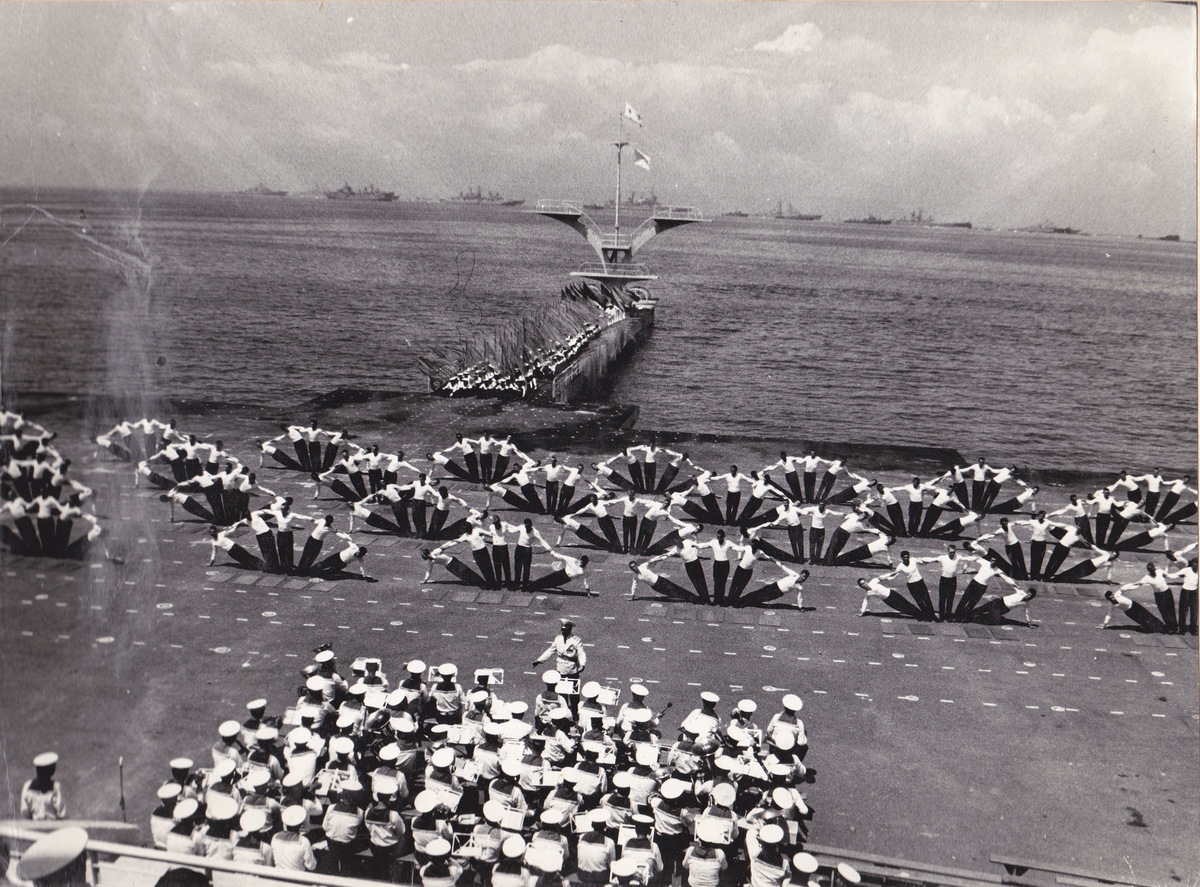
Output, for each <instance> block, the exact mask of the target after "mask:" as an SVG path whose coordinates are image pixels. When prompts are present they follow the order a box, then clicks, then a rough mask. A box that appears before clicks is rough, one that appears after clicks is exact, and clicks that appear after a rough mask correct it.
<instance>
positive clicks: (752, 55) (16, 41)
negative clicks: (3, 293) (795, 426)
mask: <svg viewBox="0 0 1200 887" xmlns="http://www.w3.org/2000/svg"><path fill="white" fill-rule="evenodd" d="M0 82H3V83H4V84H5V88H4V89H3V90H0V186H23V187H24V186H38V187H51V186H89V187H110V188H135V189H148V188H152V189H176V190H216V191H227V190H237V189H241V188H247V187H250V186H252V185H254V184H256V183H258V182H264V183H266V184H268V185H269V186H271V187H273V188H280V189H287V190H290V191H306V190H311V189H314V188H318V187H319V188H322V189H332V188H336V187H339V186H341V185H342V183H343V182H349V183H352V184H353V185H355V186H356V187H357V186H361V185H365V184H368V183H373V184H375V185H377V186H379V187H381V188H386V189H389V190H395V191H396V192H397V193H398V194H399V195H400V196H401V197H403V198H411V199H426V198H435V199H436V198H440V197H451V196H454V195H455V194H457V193H458V192H460V191H463V190H465V189H467V188H471V187H474V186H476V185H478V186H480V187H481V188H482V189H483V190H484V191H485V192H488V191H497V192H500V193H502V194H503V195H504V196H506V197H511V198H524V199H526V200H530V201H533V200H536V199H538V198H571V199H578V200H583V201H593V200H600V201H602V200H604V199H607V198H608V197H611V196H612V194H613V191H614V162H613V161H614V159H615V149H614V148H613V147H612V145H611V144H610V143H611V142H612V141H613V140H615V138H616V137H617V132H618V122H619V120H620V115H621V112H622V110H623V109H624V107H625V104H626V103H629V104H630V105H632V106H633V107H634V108H635V109H636V110H637V111H638V113H639V114H640V115H641V117H642V123H643V125H642V126H641V127H640V128H639V127H637V126H636V125H633V124H631V123H627V125H626V128H625V129H624V134H625V136H626V137H627V138H628V140H629V141H631V142H632V143H633V144H634V145H635V146H636V147H637V148H638V149H639V150H641V151H642V152H644V153H645V154H647V155H649V157H650V167H651V168H650V170H649V171H643V170H640V169H635V168H632V167H630V166H629V165H628V160H629V159H630V158H629V155H628V153H627V154H626V158H627V165H626V167H625V173H624V184H625V193H626V194H628V193H629V191H630V190H633V191H636V192H638V193H639V194H644V193H646V192H651V191H652V192H654V193H655V194H656V195H657V197H658V200H659V202H660V203H671V204H677V205H689V206H696V207H698V208H700V209H701V210H703V211H705V212H709V213H719V212H724V211H729V210H743V211H746V212H767V211H772V210H774V208H775V207H776V206H777V205H778V203H779V202H780V201H785V202H786V203H790V204H791V205H792V206H793V207H794V208H795V210H796V211H803V212H816V213H822V214H824V215H825V216H826V217H827V218H846V217H851V216H860V215H866V214H869V213H873V214H875V215H878V216H881V217H897V216H905V215H908V214H909V213H910V212H913V211H915V210H917V209H921V210H923V212H924V213H925V215H927V216H932V217H934V218H936V219H939V220H942V221H964V220H970V221H972V222H974V223H975V224H976V225H992V226H997V227H1014V226H1024V225H1033V224H1039V223H1046V222H1049V223H1051V224H1055V225H1060V226H1063V225H1069V226H1072V227H1077V228H1083V229H1085V230H1088V231H1094V232H1102V233H1114V234H1131V235H1132V234H1145V235H1147V236H1159V235H1163V234H1168V233H1177V234H1180V235H1183V236H1184V237H1187V238H1194V237H1195V236H1196V82H1197V81H1196V14H1195V9H1194V7H1192V6H1190V5H1183V4H1170V3H1145V2H1141V3H1119V2H1033V3H1020V2H999V3H994V2H993V3H966V2H937V3H933V2H926V3H918V2H891V3H873V2H854V3H851V2H834V3H792V2H753V0H751V2H718V3H702V2H690V0H689V2H678V3H672V2H666V0H659V2H636V3H630V2H619V0H609V2H585V0H572V2H566V0H555V2H471V3H467V2H456V0H448V2H447V0H440V2H375V3H348V2H336V0H334V2H325V3H318V2H312V3H288V2H274V3H263V2H252V3H210V2H185V3H164V2H149V3H142V2H139V3H128V4H125V3H107V2H103V0H101V2H86V3H69V2H68V3H46V2H34V3H13V2H9V3H0Z"/></svg>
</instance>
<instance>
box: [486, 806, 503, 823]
mask: <svg viewBox="0 0 1200 887" xmlns="http://www.w3.org/2000/svg"><path fill="white" fill-rule="evenodd" d="M507 812H508V809H507V808H506V807H505V806H504V805H503V804H501V803H500V802H499V801H485V802H484V805H483V818H484V819H486V820H487V821H488V822H490V823H493V824H495V823H498V822H499V821H500V820H502V819H503V818H504V814H505V813H507Z"/></svg>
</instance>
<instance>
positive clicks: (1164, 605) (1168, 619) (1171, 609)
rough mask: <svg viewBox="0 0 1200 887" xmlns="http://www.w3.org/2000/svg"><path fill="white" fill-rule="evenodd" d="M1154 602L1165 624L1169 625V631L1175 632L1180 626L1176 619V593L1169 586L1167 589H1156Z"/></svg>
mask: <svg viewBox="0 0 1200 887" xmlns="http://www.w3.org/2000/svg"><path fill="white" fill-rule="evenodd" d="M1154 603H1155V605H1156V606H1157V607H1158V612H1159V613H1160V614H1161V615H1162V621H1163V625H1165V626H1166V627H1167V631H1169V632H1171V633H1172V634H1174V633H1175V630H1176V629H1177V628H1178V626H1179V623H1177V622H1176V621H1175V595H1174V593H1173V592H1172V591H1171V589H1169V588H1168V589H1167V590H1166V591H1156V592H1154Z"/></svg>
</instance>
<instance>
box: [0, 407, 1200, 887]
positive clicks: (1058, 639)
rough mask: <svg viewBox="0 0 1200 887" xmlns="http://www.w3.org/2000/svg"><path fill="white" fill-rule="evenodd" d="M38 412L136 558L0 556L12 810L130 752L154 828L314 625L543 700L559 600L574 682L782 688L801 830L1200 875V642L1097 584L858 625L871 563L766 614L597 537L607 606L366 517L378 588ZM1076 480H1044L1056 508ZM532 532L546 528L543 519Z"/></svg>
mask: <svg viewBox="0 0 1200 887" xmlns="http://www.w3.org/2000/svg"><path fill="white" fill-rule="evenodd" d="M33 418H38V417H37V416H33ZM295 418H296V419H297V420H301V419H304V420H307V418H308V417H307V416H304V417H301V416H296V417H295ZM322 418H323V420H324V417H322ZM343 418H344V417H343ZM486 419H487V417H486V416H483V417H481V419H480V421H486ZM41 420H42V421H43V422H45V423H46V424H48V425H49V426H50V427H52V428H57V429H58V430H59V432H60V438H59V440H58V441H57V442H56V445H58V446H59V448H60V450H61V451H63V452H64V453H65V454H66V455H68V456H69V457H72V458H73V459H74V466H73V468H72V472H73V473H74V474H76V476H78V477H79V479H80V480H81V481H82V482H84V483H86V484H88V485H90V486H93V487H95V488H96V490H97V512H98V515H99V516H100V519H101V521H102V523H104V524H105V525H106V526H108V527H110V528H111V530H112V533H113V539H112V543H111V544H112V546H113V547H114V550H118V551H121V552H122V553H123V555H124V559H125V562H124V563H122V564H115V563H111V562H107V561H100V562H93V563H82V564H80V563H64V562H54V561H49V560H34V559H28V558H20V557H15V556H12V555H9V554H0V571H2V573H0V575H2V576H3V579H2V586H3V593H2V594H0V645H2V648H3V650H4V651H5V653H4V668H3V669H2V670H0V693H2V694H3V699H4V700H5V703H6V704H5V705H4V706H3V719H4V722H3V725H2V727H0V730H2V732H3V739H4V742H5V764H6V767H7V769H8V773H7V776H8V785H9V789H10V801H9V804H10V805H11V804H14V803H15V799H16V797H17V795H18V793H19V790H20V785H21V783H22V782H23V781H24V780H25V779H27V778H29V776H30V775H32V774H31V773H30V772H27V771H29V770H30V769H31V768H30V767H29V766H28V763H27V762H28V761H29V760H30V759H31V758H32V757H33V755H34V754H36V753H37V752H39V751H42V750H44V749H46V748H54V749H55V750H57V751H58V752H59V753H60V755H61V756H62V762H61V763H60V766H59V772H60V776H61V777H62V778H63V780H64V781H65V783H66V786H67V801H68V813H69V815H71V816H73V817H90V818H105V817H111V818H119V816H120V811H119V798H120V790H119V783H118V767H117V760H118V757H123V759H124V771H125V772H124V779H125V797H126V800H127V803H128V815H129V819H130V821H132V822H136V823H141V824H144V823H146V821H147V818H148V816H149V813H150V810H151V809H152V807H153V806H154V803H155V798H154V789H155V787H156V786H157V785H158V784H159V783H160V782H161V781H162V780H163V779H164V778H165V777H166V776H167V775H168V774H167V769H166V762H167V761H168V760H169V759H170V758H171V757H174V756H177V755H188V756H190V757H192V758H194V759H195V760H196V761H197V762H199V763H201V764H204V763H207V759H208V752H207V749H208V747H209V746H210V745H211V743H212V742H213V741H215V740H216V738H217V737H216V725H217V723H218V722H220V721H222V720H224V719H227V718H239V719H240V718H242V717H244V709H243V706H244V704H245V702H246V701H247V700H249V699H251V698H254V697H256V696H260V695H261V696H265V697H266V698H267V699H269V700H270V710H271V711H272V712H274V713H278V712H280V711H282V709H283V708H284V707H285V706H286V705H289V704H290V703H291V702H293V701H294V698H295V695H296V694H295V687H296V685H297V684H298V683H299V670H300V668H301V667H302V666H303V665H304V664H306V663H307V662H308V661H309V660H310V658H311V650H312V648H313V647H315V646H317V645H318V644H319V643H322V642H325V641H329V642H331V643H332V644H333V645H334V649H335V650H336V651H337V652H338V654H339V659H340V660H341V661H342V662H343V663H348V662H349V661H350V660H352V659H353V658H354V656H356V655H362V654H366V655H374V656H380V657H382V659H383V660H384V666H385V670H387V671H389V672H391V673H393V674H395V673H397V672H398V671H399V670H400V666H401V663H402V662H403V661H404V660H406V659H408V658H411V657H414V656H417V657H421V658H423V659H426V661H429V662H431V663H432V662H440V661H444V660H451V661H454V662H457V663H458V664H459V666H460V668H461V669H462V670H463V671H466V670H467V669H470V668H474V667H476V666H485V665H487V666H498V667H503V668H505V669H506V671H507V681H506V683H505V685H504V686H503V687H501V688H499V691H500V695H501V696H502V697H503V698H517V697H519V698H532V696H533V694H534V693H535V692H536V690H537V689H538V685H539V682H538V679H537V669H534V668H531V667H530V666H529V662H530V660H532V659H533V658H534V657H535V656H536V655H538V654H539V653H540V652H541V651H542V650H543V649H544V648H545V644H546V642H547V641H548V640H549V639H550V638H551V637H552V636H553V634H554V633H555V631H556V627H557V621H556V620H557V618H558V617H559V616H561V615H570V616H571V617H572V618H574V619H575V620H576V621H577V622H578V625H579V627H578V633H579V634H580V635H581V636H582V637H583V639H584V640H585V642H586V643H587V644H588V646H587V650H588V655H589V657H590V665H589V668H588V675H589V676H590V677H593V678H595V679H597V680H601V681H603V682H611V683H613V684H614V685H619V686H623V687H627V686H628V682H629V681H631V680H634V679H636V680H639V681H641V682H643V683H645V684H647V686H649V687H650V688H651V691H652V694H651V697H650V700H649V701H650V704H651V705H652V706H654V707H655V708H660V707H662V706H663V705H665V704H666V702H667V701H673V702H674V707H673V709H672V710H671V712H670V713H669V714H668V715H667V716H666V717H665V718H664V727H665V729H664V735H666V736H667V737H668V738H673V736H674V732H673V731H674V727H675V725H677V724H678V722H679V720H680V719H681V718H682V717H683V716H684V715H685V714H686V713H687V712H688V711H689V710H690V709H691V708H693V707H694V706H695V704H696V702H695V699H696V696H697V695H698V694H699V692H700V690H701V689H702V688H704V689H711V690H714V691H715V692H717V693H719V694H720V696H721V697H722V701H721V705H720V708H721V709H723V710H725V709H728V708H731V707H732V706H733V704H734V703H735V702H736V700H737V699H739V698H742V697H750V698H753V699H755V700H756V701H757V702H758V703H759V706H760V712H761V713H763V719H764V721H765V719H766V718H767V717H769V714H770V711H772V710H773V709H774V707H775V705H776V704H777V703H778V700H779V698H780V697H781V696H782V695H783V694H784V693H787V692H795V693H799V694H800V695H801V696H802V697H803V698H804V701H805V705H804V710H803V713H802V715H803V717H804V719H805V722H806V724H807V726H808V730H809V734H810V736H811V740H812V752H811V754H810V757H809V763H810V764H811V765H812V766H813V767H815V771H816V772H815V781H814V782H813V784H812V785H811V786H809V788H808V797H809V801H810V804H811V805H812V807H813V808H814V811H815V819H814V821H813V827H812V833H811V838H812V840H813V841H815V842H818V843H821V844H825V845H831V846H842V847H848V848H854V849H858V850H861V851H865V852H870V853H879V854H886V855H892V856H897V857H901V858H907V859H911V860H915V861H926V862H929V863H932V864H936V865H942V866H954V867H960V868H966V869H975V870H979V871H994V870H996V868H997V867H996V866H995V865H994V864H992V863H990V862H989V861H988V856H989V854H991V853H1002V854H1008V855H1012V856H1018V857H1027V858H1030V859H1042V860H1055V861H1059V862H1062V863H1064V864H1069V865H1074V866H1078V867H1080V868H1085V869H1088V870H1093V871H1097V872H1109V873H1113V874H1114V875H1120V874H1122V873H1124V874H1125V875H1127V876H1130V877H1136V878H1139V879H1143V880H1146V881H1148V882H1151V883H1168V882H1172V881H1176V880H1177V879H1178V880H1181V881H1182V883H1184V884H1195V883H1196V879H1197V875H1198V873H1200V846H1198V842H1197V841H1196V840H1195V835H1196V834H1200V781H1198V780H1197V779H1196V774H1197V772H1200V745H1198V742H1197V728H1198V715H1197V651H1196V639H1195V638H1192V637H1176V636H1157V635H1144V634H1140V633H1138V632H1136V631H1134V630H1132V625H1131V624H1127V623H1124V622H1122V621H1121V618H1120V617H1118V618H1115V619H1114V622H1115V623H1117V624H1119V626H1120V627H1119V628H1115V629H1110V630H1106V631H1100V630H1098V629H1097V625H1098V624H1099V622H1100V620H1101V619H1102V618H1103V615H1104V613H1105V611H1106V609H1107V605H1106V604H1105V603H1104V602H1103V600H1102V598H1101V594H1102V591H1103V589H1104V588H1105V587H1107V586H1104V585H1102V584H1098V583H1090V584H1081V585H1074V586H1064V585H1056V584H1051V585H1047V586H1044V591H1043V592H1042V593H1041V594H1040V595H1039V597H1038V599H1037V600H1036V601H1035V602H1034V617H1035V620H1036V622H1037V627H1036V628H1027V627H1025V626H1023V625H1006V626H994V627H983V626H973V625H967V626H963V625H935V624H916V623H912V622H909V621H906V620H903V619H900V618H890V617H887V616H883V617H880V616H867V617H859V616H858V615H857V614H858V609H859V604H860V602H861V599H862V598H861V593H860V591H859V589H858V588H857V587H856V586H855V585H854V580H855V579H856V578H858V577H859V576H862V575H865V572H864V571H863V570H861V569H852V568H822V567H818V568H815V569H813V575H812V577H811V578H810V580H809V581H808V583H807V585H806V588H805V603H806V608H805V610H803V611H797V610H796V609H795V607H794V606H792V605H791V600H790V599H788V600H787V603H788V606H780V607H777V608H773V609H761V610H750V609H747V610H736V609H735V610H729V609H719V608H706V607H699V606H692V605H688V604H677V603H664V602H660V601H658V600H656V599H654V598H653V596H652V595H650V594H649V593H648V592H645V591H642V590H639V592H638V596H637V597H636V598H634V599H630V597H629V585H630V582H629V577H630V573H629V571H628V569H627V567H626V566H625V561H626V560H627V558H624V557H621V556H616V555H606V554H601V555H598V556H595V553H593V555H594V560H593V565H592V569H591V570H590V577H591V583H592V586H593V588H594V589H595V590H597V591H599V592H600V596H599V597H597V598H587V597H584V596H582V595H578V594H570V593H568V594H555V595H537V596H530V595H525V594H521V593H514V592H487V591H479V590H474V589H467V588H465V587H462V586H459V585H455V584H451V583H450V582H449V581H438V582H435V583H433V584H431V585H428V586H421V585H420V584H419V582H420V579H421V577H422V575H423V573H424V562H423V561H421V560H420V558H419V554H418V551H419V543H418V542H416V541H414V540H399V539H393V538H389V537H383V536H380V537H372V536H371V534H361V535H362V536H363V537H364V538H369V539H370V541H368V542H366V543H365V544H367V545H368V547H369V548H370V554H369V555H368V557H367V558H366V560H365V564H366V567H367V573H368V575H369V576H371V577H372V579H373V580H374V581H363V580H361V579H357V578H355V579H345V580H340V581H313V580H307V579H297V578H289V577H284V576H277V575H267V574H262V573H254V572H248V571H245V570H243V569H240V568H238V567H237V566H235V565H232V564H229V563H227V562H225V561H224V560H218V562H217V565H216V566H213V567H209V566H207V561H208V556H209V545H208V543H207V541H206V540H207V537H206V535H205V533H204V527H203V525H201V524H200V523H198V522H194V521H187V522H181V523H176V524H171V523H169V522H168V514H167V506H166V505H165V504H163V503H161V502H160V501H158V491H150V490H146V489H144V488H143V489H141V490H135V489H133V487H132V469H131V468H130V467H129V466H126V465H122V464H120V463H117V462H115V461H113V460H111V459H110V458H109V457H108V456H107V454H103V453H99V452H98V451H97V450H96V449H95V448H94V446H92V445H90V444H89V443H88V442H87V441H88V429H86V428H85V427H84V425H83V424H82V423H80V422H76V421H73V420H72V419H70V418H69V417H64V416H58V417H56V416H45V417H41ZM343 424H346V425H347V427H351V428H352V429H355V428H358V427H360V426H362V427H366V428H369V427H371V425H372V423H371V422H370V421H368V420H367V418H365V414H364V416H360V417H359V422H358V423H355V422H353V421H348V422H346V423H343V422H342V421H341V418H339V420H338V422H336V423H335V422H332V421H331V422H329V424H328V426H327V427H342V425H343ZM180 426H181V428H182V429H183V430H185V431H196V432H197V433H200V434H205V435H211V436H212V437H220V438H223V439H224V441H225V443H226V448H227V449H229V450H231V451H232V452H234V453H237V454H239V455H241V456H242V458H243V460H244V461H246V462H247V463H249V464H256V463H257V456H256V455H254V454H255V453H256V449H255V447H254V444H253V441H254V439H255V438H260V437H270V436H273V435H274V434H277V433H278V432H277V431H275V430H274V427H273V426H272V425H271V424H269V423H267V422H266V421H265V420H263V419H261V418H251V417H247V416H245V415H233V414H232V413H229V414H222V413H221V412H220V411H217V412H214V413H212V414H210V415H207V416H205V417H197V416H193V417H188V418H186V419H181V422H180ZM452 432H453V429H451V428H444V429H443V433H442V434H438V435H433V434H430V433H429V428H428V427H420V428H417V427H416V426H413V427H411V428H408V429H405V428H403V427H401V428H400V430H398V431H396V432H394V433H392V432H386V431H385V432H383V433H380V434H379V439H380V441H381V443H383V444H384V445H385V448H387V447H389V446H390V447H397V446H399V447H403V448H405V449H406V450H408V451H409V452H411V453H421V454H423V453H424V452H425V451H426V450H427V449H432V448H433V447H441V446H445V445H447V444H448V443H450V442H451V440H452V439H453V438H452ZM534 455H537V454H536V453H535V454H534ZM692 455H693V457H694V458H695V459H696V460H697V461H699V462H701V463H704V464H711V465H723V464H728V463H729V462H731V461H733V462H739V463H740V464H742V465H743V466H744V467H745V466H755V465H758V464H763V463H765V462H768V461H771V459H772V455H773V454H771V453H769V452H766V451H764V450H763V449H762V448H761V447H756V446H751V445H747V446H745V447H743V448H741V449H740V450H738V449H737V448H735V449H734V450H733V451H731V449H730V446H729V445H728V444H727V443H722V444H720V445H718V444H710V445H706V446H704V447H697V448H696V451H694V452H693V453H692ZM572 461H573V460H572ZM903 476H904V474H903V472H899V471H898V472H893V473H892V474H887V473H883V474H881V475H880V477H881V478H883V479H885V480H893V479H895V480H899V479H901V478H902V477H903ZM262 482H263V483H265V484H266V485H268V486H270V487H272V488H275V489H277V490H279V491H280V492H289V493H291V494H292V495H295V497H296V502H297V504H298V505H299V506H301V507H302V508H303V509H304V510H309V511H312V512H313V513H322V514H323V513H325V512H327V511H332V512H333V513H334V514H337V515H343V514H344V513H345V507H344V506H342V505H340V504H338V503H337V502H335V500H332V499H320V500H316V501H314V500H313V499H312V489H313V488H312V486H311V485H308V486H307V487H306V486H305V485H304V483H305V482H304V479H303V478H302V477H300V476H298V475H292V474H289V473H287V472H283V471H275V470H271V469H267V470H265V471H264V472H263V473H262ZM1071 491H1072V490H1067V489H1058V490H1053V491H1049V492H1050V498H1049V499H1048V500H1047V502H1053V501H1055V499H1057V500H1059V501H1065V499H1066V494H1067V493H1068V492H1071ZM1078 492H1086V490H1079V491H1078ZM471 495H474V496H475V498H477V499H481V498H482V497H481V495H480V494H478V493H473V494H471ZM472 501H474V500H472ZM1039 501H1040V497H1039ZM548 523H549V521H548V519H545V518H542V519H539V520H538V525H539V526H541V527H542V528H543V531H544V532H545V531H546V530H547V528H548V527H547V524H548ZM339 524H340V525H342V526H344V524H343V523H342V521H341V520H339ZM1188 534H1191V535H1192V536H1194V535H1195V527H1194V526H1189V527H1186V528H1180V531H1179V532H1177V533H1173V534H1172V539H1173V541H1174V542H1176V543H1177V544H1176V547H1181V546H1182V545H1183V544H1186V539H1187V536H1188ZM551 541H553V539H552V540H551ZM898 547H899V546H898ZM912 547H913V550H914V552H915V553H916V552H920V553H926V552H927V551H930V552H931V551H932V550H933V549H934V548H935V547H940V546H934V545H931V544H930V543H922V542H914V544H913V546H912ZM1145 559H1147V558H1145V557H1137V556H1134V557H1130V558H1122V561H1121V562H1120V566H1119V567H1118V569H1117V574H1116V576H1115V578H1116V579H1118V580H1120V581H1128V580H1129V579H1131V578H1133V577H1134V576H1136V575H1138V574H1139V573H1140V572H1141V565H1140V564H1141V562H1142V561H1143V560H1145ZM1159 560H1160V562H1161V557H1159ZM535 563H536V561H535ZM535 572H536V569H535ZM436 576H437V578H439V579H443V580H444V579H446V578H447V577H446V574H445V573H438V574H436ZM8 812H10V811H9V810H4V809H0V816H2V815H5V814H7V813H8Z"/></svg>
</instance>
